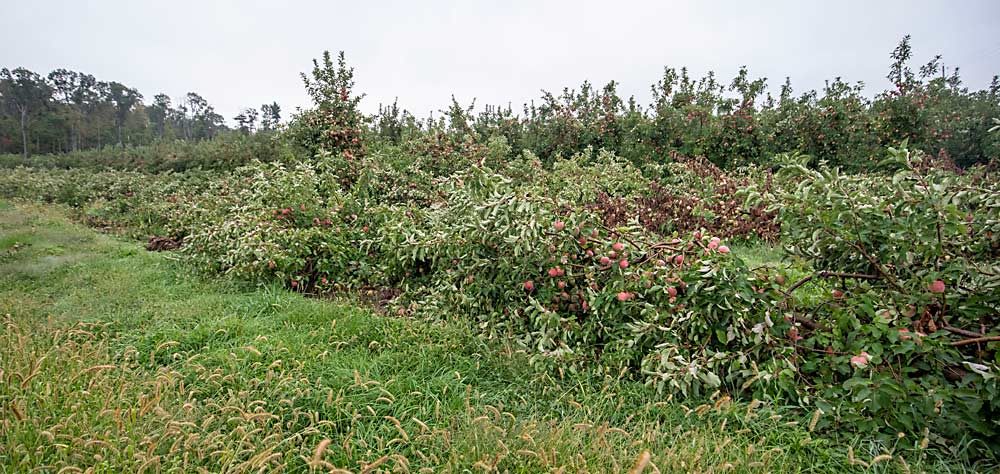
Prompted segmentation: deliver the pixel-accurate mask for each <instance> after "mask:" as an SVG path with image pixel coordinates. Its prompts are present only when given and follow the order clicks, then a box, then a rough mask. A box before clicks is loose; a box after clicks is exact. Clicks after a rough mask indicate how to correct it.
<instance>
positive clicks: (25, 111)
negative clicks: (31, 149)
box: [0, 67, 52, 158]
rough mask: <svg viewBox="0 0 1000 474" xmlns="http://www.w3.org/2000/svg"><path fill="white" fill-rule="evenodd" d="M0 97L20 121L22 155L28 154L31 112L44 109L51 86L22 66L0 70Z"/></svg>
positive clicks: (48, 98) (50, 95)
mask: <svg viewBox="0 0 1000 474" xmlns="http://www.w3.org/2000/svg"><path fill="white" fill-rule="evenodd" d="M0 98H2V103H3V106H4V107H5V108H7V109H8V110H12V111H14V112H15V113H16V114H17V116H18V119H19V121H20V128H21V150H22V155H23V156H24V157H25V158H27V156H28V126H29V122H30V119H31V117H32V115H33V114H37V113H39V112H40V111H41V110H42V109H44V108H45V107H46V106H47V105H48V103H49V100H51V98H52V88H51V87H50V86H49V84H48V82H47V81H46V80H45V78H43V77H42V76H39V75H38V74H36V73H34V72H31V71H29V70H27V69H25V68H23V67H19V68H17V69H14V70H13V71H11V70H9V69H7V68H3V70H0Z"/></svg>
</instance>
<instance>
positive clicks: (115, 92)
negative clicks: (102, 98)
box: [107, 82, 142, 147]
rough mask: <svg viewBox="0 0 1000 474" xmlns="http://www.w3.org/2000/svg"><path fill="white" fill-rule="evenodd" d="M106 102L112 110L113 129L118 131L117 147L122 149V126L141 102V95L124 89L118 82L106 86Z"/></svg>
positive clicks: (126, 88)
mask: <svg viewBox="0 0 1000 474" xmlns="http://www.w3.org/2000/svg"><path fill="white" fill-rule="evenodd" d="M107 94H108V95H107V100H108V102H110V103H111V105H112V107H113V110H114V119H115V129H116V130H117V131H118V145H119V146H122V147H124V146H125V143H124V142H123V141H122V126H123V125H124V124H125V120H126V119H127V118H128V114H129V112H131V111H132V108H133V107H135V106H136V105H137V104H139V103H141V101H142V94H140V93H139V91H137V90H135V89H132V88H129V87H126V86H125V85H123V84H121V83H118V82H111V83H109V84H108V91H107Z"/></svg>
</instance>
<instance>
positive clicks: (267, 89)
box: [0, 0, 1000, 123]
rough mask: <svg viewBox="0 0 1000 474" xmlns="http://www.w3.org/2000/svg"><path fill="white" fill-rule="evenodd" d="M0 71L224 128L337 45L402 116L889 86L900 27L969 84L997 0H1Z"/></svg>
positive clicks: (990, 38) (373, 95) (918, 59)
mask: <svg viewBox="0 0 1000 474" xmlns="http://www.w3.org/2000/svg"><path fill="white" fill-rule="evenodd" d="M3 2H4V3H5V4H6V5H3V6H2V7H0V41H2V44H3V47H2V48H0V66H4V67H11V68H12V67H17V66H25V67H27V68H29V69H32V70H35V71H36V72H39V73H43V74H45V73H47V72H48V71H50V70H52V69H55V68H60V67H62V68H68V69H73V70H78V71H82V72H87V73H90V74H93V75H95V76H97V77H98V78H99V79H101V80H105V81H111V80H115V81H119V82H122V83H125V84H127V85H129V86H131V87H135V88H138V89H139V91H140V92H141V93H142V94H143V95H144V96H145V97H146V102H147V103H148V102H150V101H151V99H152V97H153V95H155V94H157V93H160V92H163V93H166V94H168V95H170V96H171V97H174V98H176V97H179V96H181V95H183V94H184V93H186V92H188V91H196V92H198V93H200V94H201V95H202V96H203V97H205V98H206V99H207V100H208V101H209V103H211V104H212V105H214V106H215V107H216V109H217V110H218V111H219V112H220V113H222V114H223V116H225V117H226V119H227V120H228V121H229V123H232V117H233V116H235V115H236V114H237V113H238V112H239V110H240V109H242V108H244V107H248V106H254V107H256V106H259V105H260V104H262V103H264V102H271V101H277V102H278V103H279V104H280V105H281V106H282V108H283V109H284V111H285V114H284V115H285V117H286V118H287V117H288V112H290V111H292V110H294V109H295V107H305V106H308V105H309V101H308V97H307V96H306V95H305V92H304V90H303V87H302V84H301V80H300V78H299V73H300V72H302V71H307V70H308V69H309V68H310V67H311V63H310V60H311V59H312V58H314V57H318V56H319V55H320V54H321V53H322V51H323V50H330V51H333V52H336V51H339V50H344V51H345V52H346V54H347V59H348V62H349V64H351V65H352V66H354V67H355V79H356V82H357V90H358V91H360V92H364V93H365V94H367V96H366V98H365V100H364V101H363V102H362V108H363V109H364V110H366V111H368V112H372V111H374V110H377V108H378V105H379V103H391V102H392V101H393V99H394V98H396V97H398V98H399V104H400V106H402V107H405V108H407V109H409V110H411V111H413V112H414V113H415V114H416V115H417V116H418V117H424V116H426V115H427V114H428V112H430V111H432V110H434V111H436V110H440V109H443V108H445V107H446V106H447V105H448V104H449V103H450V97H451V95H452V94H454V95H455V97H456V98H457V99H458V100H459V101H460V102H461V103H463V104H467V103H468V102H469V101H471V100H472V99H473V98H477V99H478V100H477V104H479V105H482V104H484V103H490V104H507V103H508V102H511V103H513V105H514V107H515V109H516V110H519V109H520V105H521V104H523V103H525V102H528V101H530V100H531V99H537V98H538V97H539V96H540V90H543V89H544V90H549V91H553V92H557V91H560V90H562V88H563V87H567V86H568V87H577V86H578V85H579V84H580V83H581V82H582V81H584V80H590V81H591V82H593V83H595V84H596V85H603V84H604V83H606V82H607V81H609V80H616V81H618V82H619V83H620V84H621V86H620V91H621V92H622V93H623V94H624V95H635V96H636V98H638V99H640V101H641V102H642V103H648V101H649V97H650V93H649V87H650V85H651V84H653V83H654V82H656V80H657V79H658V78H659V77H660V76H661V75H662V71H663V67H664V66H675V67H678V68H679V67H680V66H687V67H688V68H689V69H690V70H691V71H692V73H693V74H694V75H695V76H701V75H702V74H704V73H705V72H707V71H709V70H714V71H715V72H716V73H717V74H718V75H719V77H720V78H722V79H723V80H725V81H726V82H728V80H729V79H730V78H732V77H733V75H734V74H735V72H736V71H737V69H738V68H739V67H740V66H741V65H747V66H749V68H750V73H751V75H752V76H754V77H757V76H763V77H767V78H768V84H769V86H770V87H771V88H772V90H776V89H777V87H778V86H779V85H780V84H781V83H782V82H783V81H784V78H785V76H791V78H792V86H793V88H794V89H795V91H796V92H797V93H799V92H804V91H806V90H808V89H813V88H820V87H822V85H823V80H824V79H829V78H833V77H835V76H842V77H843V78H844V79H845V80H848V81H851V82H854V81H864V82H865V83H866V84H867V85H868V90H869V91H870V92H871V91H878V90H883V89H884V88H886V87H887V86H888V82H887V80H886V79H885V75H886V72H887V69H888V65H889V53H890V52H891V51H892V49H893V47H894V46H895V45H896V43H897V42H898V41H899V39H900V38H901V37H902V36H903V35H904V34H911V35H913V41H912V45H913V50H914V61H913V68H914V70H916V69H917V68H918V67H919V65H920V64H923V63H925V62H926V61H927V60H929V59H930V58H932V57H933V56H934V55H935V54H942V55H944V62H945V64H946V65H947V66H949V67H951V66H960V67H961V73H962V78H963V80H964V81H965V84H966V85H967V86H969V87H970V88H974V89H979V88H982V87H984V86H986V85H987V84H988V83H989V81H990V78H991V77H992V76H993V75H994V74H998V73H1000V1H998V0H983V1H950V2H944V1H939V2H929V1H872V0H867V1H854V0H851V1H843V0H841V1H836V2H830V1H823V2H820V1H815V2H811V1H799V0H788V1H752V0H736V1H684V2H681V1H665V0H663V1H601V2H585V1H579V0H576V1H507V2H500V1H497V2H485V1H484V2H475V1H471V0H467V1H401V2H379V1H374V0H372V1H365V0H359V1H353V2H336V1H312V2H306V1H278V0H274V1H261V2H255V1H211V0H200V1H186V0H185V1H177V0H167V1H157V2H153V1H142V0H130V1H81V0H67V1H56V0H30V1H27V0H21V1H18V0H3Z"/></svg>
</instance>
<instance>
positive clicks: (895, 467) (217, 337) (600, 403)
mask: <svg viewBox="0 0 1000 474" xmlns="http://www.w3.org/2000/svg"><path fill="white" fill-rule="evenodd" d="M0 318H2V323H3V327H2V329H0V413H2V424H0V472H28V471H35V470H41V471H42V472H86V471H88V470H90V472H160V471H179V472H247V471H255V472H260V471H264V472H268V471H279V470H283V471H286V472H311V471H316V472H355V473H373V472H843V471H852V470H853V471H858V472H862V471H867V470H870V469H874V470H876V471H877V472H918V471H920V470H930V471H935V470H938V469H939V468H945V466H942V465H939V464H938V463H940V462H942V461H940V460H935V459H929V460H928V459H924V460H919V459H906V460H904V459H902V458H900V457H899V456H894V455H892V454H886V453H885V448H886V447H884V446H877V445H873V444H869V443H865V442H863V441H862V440H863V439H864V438H863V436H859V438H857V439H855V440H854V441H853V442H850V441H848V442H847V444H843V443H837V442H833V441H830V440H828V439H824V438H822V437H820V436H817V435H816V434H815V433H811V432H810V431H811V430H810V428H809V424H810V421H811V419H812V416H811V415H809V414H807V415H804V416H803V417H801V418H798V417H791V416H781V415H773V414H771V413H774V411H767V412H765V411H764V410H763V409H762V408H761V407H758V406H757V404H746V403H733V402H731V401H730V400H729V399H728V398H726V397H725V396H723V395H718V396H716V397H714V398H713V399H711V400H705V401H704V403H701V404H694V403H687V406H684V405H682V404H681V403H677V402H673V401H669V400H664V399H661V398H660V397H658V396H657V395H656V394H655V392H654V391H652V390H650V389H648V388H646V387H644V386H642V385H639V384H635V383H632V382H628V381H624V380H623V379H619V378H617V377H609V376H600V375H595V374H583V375H570V374H569V373H568V372H567V371H552V370H548V371H546V370H541V369H538V368H533V366H532V364H531V363H530V361H529V359H530V357H529V355H528V354H525V353H524V352H523V351H518V350H516V349H514V347H515V346H514V345H513V344H512V343H509V342H504V341H484V340H483V339H481V338H479V337H477V336H476V335H475V333H474V332H473V330H472V329H471V328H468V327H465V326H464V325H462V324H460V323H458V322H449V323H440V322H437V323H435V322H425V321H414V320H408V319H399V318H393V317H386V316H380V315H376V314H374V313H373V312H371V311H369V310H368V309H364V308H361V307H358V306H356V305H353V304H351V303H350V302H348V301H343V302H330V301H319V300H314V299H308V298H304V297H302V296H300V295H297V294H294V293H290V292H288V291H285V290H283V289H279V288H247V287H241V286H239V285H238V284H234V283H230V282H227V281H225V280H221V279H220V280H214V279H206V278H204V277H199V276H193V275H192V274H191V273H190V272H189V271H188V270H187V269H186V268H185V267H184V266H183V265H182V264H180V263H177V262H175V261H173V260H171V259H170V258H169V255H165V254H154V253H148V252H146V251H144V250H142V249H141V247H140V245H138V244H136V243H128V242H122V241H118V240H115V239H114V238H111V237H108V236H105V235H101V234H97V233H95V232H93V231H91V230H89V229H86V228H82V227H80V226H78V225H75V224H73V223H71V222H70V220H69V219H68V218H67V215H66V214H65V212H64V211H62V210H60V209H58V208H55V207H47V206H40V205H30V204H20V203H18V204H11V203H0ZM779 412H780V410H779ZM765 413H767V414H765ZM789 413H790V412H789ZM848 444H850V446H848ZM848 448H850V450H849V449H848ZM869 465H871V466H872V467H871V468H868V467H867V466H869ZM947 468H948V469H949V470H951V471H952V472H954V471H956V470H961V466H947Z"/></svg>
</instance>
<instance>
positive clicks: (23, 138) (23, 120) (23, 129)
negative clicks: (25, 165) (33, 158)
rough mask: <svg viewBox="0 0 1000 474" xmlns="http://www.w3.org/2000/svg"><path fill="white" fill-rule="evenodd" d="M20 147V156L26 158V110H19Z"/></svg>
mask: <svg viewBox="0 0 1000 474" xmlns="http://www.w3.org/2000/svg"><path fill="white" fill-rule="evenodd" d="M21 146H22V152H21V153H22V155H23V156H24V157H25V158H27V157H28V109H27V108H22V109H21Z"/></svg>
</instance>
